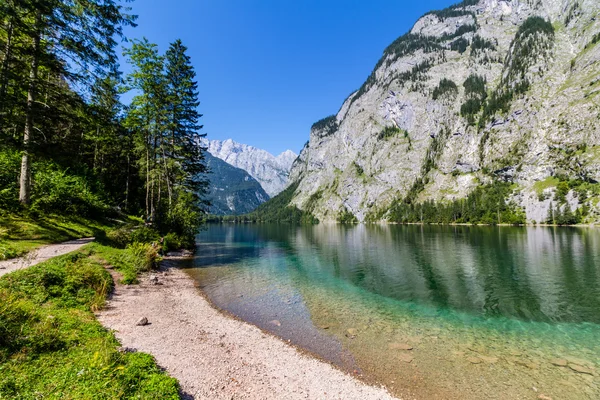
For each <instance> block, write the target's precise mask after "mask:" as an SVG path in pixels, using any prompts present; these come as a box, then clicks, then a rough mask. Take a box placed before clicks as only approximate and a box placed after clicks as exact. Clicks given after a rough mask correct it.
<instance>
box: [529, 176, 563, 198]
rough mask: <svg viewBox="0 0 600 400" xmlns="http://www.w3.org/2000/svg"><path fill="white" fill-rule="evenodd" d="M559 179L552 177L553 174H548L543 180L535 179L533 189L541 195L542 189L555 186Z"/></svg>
mask: <svg viewBox="0 0 600 400" xmlns="http://www.w3.org/2000/svg"><path fill="white" fill-rule="evenodd" d="M559 182H560V181H559V179H558V178H556V177H554V176H549V177H547V178H546V179H544V180H543V181H537V182H536V183H534V184H533V190H535V192H536V193H537V194H538V196H539V195H541V194H542V193H543V192H544V190H546V189H548V188H551V187H556V186H557V185H558V183H559Z"/></svg>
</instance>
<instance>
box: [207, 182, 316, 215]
mask: <svg viewBox="0 0 600 400" xmlns="http://www.w3.org/2000/svg"><path fill="white" fill-rule="evenodd" d="M298 185H299V182H295V183H292V184H291V185H290V186H288V187H287V188H286V189H285V190H284V191H283V192H281V193H279V194H278V195H277V196H275V197H273V198H271V199H270V200H269V201H267V202H266V203H263V204H261V205H260V206H258V208H257V209H256V210H254V211H253V212H251V213H250V214H246V215H240V216H224V217H221V218H218V220H219V221H223V222H285V223H293V224H298V223H306V224H317V223H319V220H318V219H317V218H315V217H314V215H312V213H311V211H309V210H305V211H303V210H300V209H299V208H298V207H296V206H293V205H290V203H291V201H292V198H293V197H294V193H295V192H296V190H297V189H298ZM317 193H319V192H317ZM318 196H320V194H319V195H318ZM313 201H314V199H313Z"/></svg>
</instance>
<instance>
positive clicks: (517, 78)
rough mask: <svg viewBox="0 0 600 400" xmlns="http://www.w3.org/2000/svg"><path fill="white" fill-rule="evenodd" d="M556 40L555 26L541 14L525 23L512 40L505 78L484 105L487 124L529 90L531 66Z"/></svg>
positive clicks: (483, 123)
mask: <svg viewBox="0 0 600 400" xmlns="http://www.w3.org/2000/svg"><path fill="white" fill-rule="evenodd" d="M553 40H554V27H553V26H552V24H551V23H550V22H549V21H546V20H545V19H543V18H541V17H529V18H527V19H526V20H525V22H523V24H521V26H520V27H519V30H518V31H517V34H516V35H515V38H514V39H513V41H512V43H511V47H510V48H511V50H510V52H509V54H508V56H507V59H506V62H505V71H504V73H503V77H502V81H501V83H500V85H499V86H498V87H497V88H496V90H495V91H494V93H492V95H491V96H490V97H489V99H488V100H487V102H486V103H485V105H484V110H483V113H482V115H481V118H480V120H479V127H480V128H481V127H483V126H484V125H485V124H486V123H487V122H489V121H490V120H492V119H493V118H494V116H495V115H496V114H497V113H498V112H500V113H507V112H508V111H509V109H510V104H511V102H512V100H513V99H514V98H515V97H516V96H519V95H521V94H523V93H525V92H527V91H528V90H529V86H530V82H529V80H528V79H527V78H526V73H527V71H528V70H529V67H530V66H532V65H534V64H535V63H536V62H538V61H539V59H540V58H541V57H545V55H546V52H547V51H548V50H549V49H550V47H551V46H552V44H553Z"/></svg>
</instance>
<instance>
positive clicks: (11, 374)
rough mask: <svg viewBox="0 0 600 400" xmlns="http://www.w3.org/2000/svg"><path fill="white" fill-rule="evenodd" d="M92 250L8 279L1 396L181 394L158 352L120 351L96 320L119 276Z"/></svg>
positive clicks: (2, 313)
mask: <svg viewBox="0 0 600 400" xmlns="http://www.w3.org/2000/svg"><path fill="white" fill-rule="evenodd" d="M90 254H91V251H90V250H89V249H88V250H84V251H80V252H78V253H73V254H69V255H66V256H61V257H57V258H55V259H52V260H50V261H47V262H45V263H43V264H39V265H37V266H34V267H31V268H29V269H26V270H21V271H17V272H14V273H12V274H8V275H6V276H4V277H2V278H0V371H1V372H2V373H1V374H0V398H11V399H13V398H35V397H38V396H39V394H40V393H45V394H50V393H52V394H54V395H56V396H57V397H63V396H67V397H70V398H95V397H97V396H98V393H102V396H103V397H106V398H150V397H152V398H164V399H178V398H179V395H178V391H179V387H178V384H177V381H176V380H175V379H173V378H170V377H168V376H166V375H165V374H164V372H162V371H161V370H160V368H159V367H158V366H157V365H156V363H155V362H154V359H153V358H152V357H151V356H150V355H147V354H143V353H124V352H120V351H119V350H118V348H119V343H118V341H117V340H116V339H115V337H114V336H113V334H112V333H110V332H108V331H107V330H106V329H104V328H103V327H102V326H101V325H100V324H99V323H98V322H97V321H96V319H95V317H94V314H93V311H94V310H97V309H98V308H100V307H102V305H103V304H104V301H105V298H106V296H107V294H108V293H109V291H110V290H111V287H112V280H111V278H110V275H109V274H108V273H107V272H106V271H105V270H104V268H103V267H102V266H101V265H100V264H99V263H98V262H96V261H94V258H92V257H89V255H90Z"/></svg>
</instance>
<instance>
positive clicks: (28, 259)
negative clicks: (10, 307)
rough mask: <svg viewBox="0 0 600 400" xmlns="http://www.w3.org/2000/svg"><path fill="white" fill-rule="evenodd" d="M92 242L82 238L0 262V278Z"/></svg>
mask: <svg viewBox="0 0 600 400" xmlns="http://www.w3.org/2000/svg"><path fill="white" fill-rule="evenodd" d="M93 241H94V238H84V239H75V240H70V241H68V242H64V243H58V244H51V245H48V246H44V247H40V248H39V249H37V250H34V251H32V252H30V253H28V254H27V255H26V256H24V257H19V258H13V259H11V260H5V261H0V276H2V275H6V274H8V273H10V272H13V271H16V270H18V269H23V268H27V267H31V266H33V265H36V264H39V263H41V262H44V261H46V260H48V259H50V258H52V257H56V256H62V255H63V254H67V253H70V252H72V251H75V250H77V249H79V248H81V247H82V246H84V245H86V244H88V243H90V242H93Z"/></svg>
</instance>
